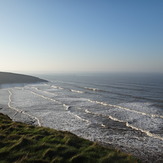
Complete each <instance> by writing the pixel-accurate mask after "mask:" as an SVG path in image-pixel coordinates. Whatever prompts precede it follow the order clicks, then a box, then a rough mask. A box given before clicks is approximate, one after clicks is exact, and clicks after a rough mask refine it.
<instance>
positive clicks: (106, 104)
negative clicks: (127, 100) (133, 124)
mask: <svg viewBox="0 0 163 163" xmlns="http://www.w3.org/2000/svg"><path fill="white" fill-rule="evenodd" d="M88 101H89V102H91V103H96V104H100V105H103V106H109V107H114V108H119V109H123V110H127V111H130V112H134V113H137V114H141V115H145V116H149V117H157V118H162V119H163V116H162V115H157V114H149V113H144V112H141V111H137V110H133V109H130V108H127V107H123V106H119V105H113V104H108V103H104V102H100V101H93V100H90V99H88Z"/></svg>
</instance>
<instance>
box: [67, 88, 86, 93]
mask: <svg viewBox="0 0 163 163" xmlns="http://www.w3.org/2000/svg"><path fill="white" fill-rule="evenodd" d="M70 91H71V92H75V93H84V92H83V91H78V90H74V89H71V90H70Z"/></svg>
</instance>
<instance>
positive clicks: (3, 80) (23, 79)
mask: <svg viewBox="0 0 163 163" xmlns="http://www.w3.org/2000/svg"><path fill="white" fill-rule="evenodd" d="M38 82H47V81H46V80H43V79H40V78H37V77H33V76H29V75H22V74H15V73H9V72H0V84H15V83H38Z"/></svg>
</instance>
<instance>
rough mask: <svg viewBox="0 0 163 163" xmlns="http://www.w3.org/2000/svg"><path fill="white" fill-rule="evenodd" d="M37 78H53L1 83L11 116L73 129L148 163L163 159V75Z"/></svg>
mask: <svg viewBox="0 0 163 163" xmlns="http://www.w3.org/2000/svg"><path fill="white" fill-rule="evenodd" d="M39 77H42V78H43V79H46V80H48V81H49V83H41V84H30V85H25V86H19V85H15V86H14V87H7V88H6V87H4V88H1V89H0V105H1V108H3V109H1V110H0V111H1V112H3V113H6V114H8V115H9V116H10V117H11V118H12V119H13V120H19V121H23V122H27V123H33V124H35V125H42V126H47V127H51V128H55V129H59V130H67V131H71V132H73V133H75V134H77V135H78V136H81V137H84V138H87V139H90V140H93V141H98V142H100V143H102V144H104V145H108V146H113V147H116V148H118V149H121V150H123V151H125V152H129V153H132V154H134V155H135V156H139V157H140V158H142V159H143V160H144V161H145V162H159V161H160V162H161V161H162V159H163V74H82V75H79V74H77V75H76V74H69V75H63V74H62V75H59V74H54V75H40V76H39ZM1 87H2V86H1Z"/></svg>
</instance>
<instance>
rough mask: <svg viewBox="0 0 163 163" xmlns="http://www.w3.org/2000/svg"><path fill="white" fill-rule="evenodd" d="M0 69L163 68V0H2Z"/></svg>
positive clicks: (150, 70) (35, 70)
mask: <svg viewBox="0 0 163 163" xmlns="http://www.w3.org/2000/svg"><path fill="white" fill-rule="evenodd" d="M0 71H12V72H42V73H43V72H101V71H103V72H125V71H130V72H132V71H133V72H135V71H136V72H162V73H163V0H0Z"/></svg>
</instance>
